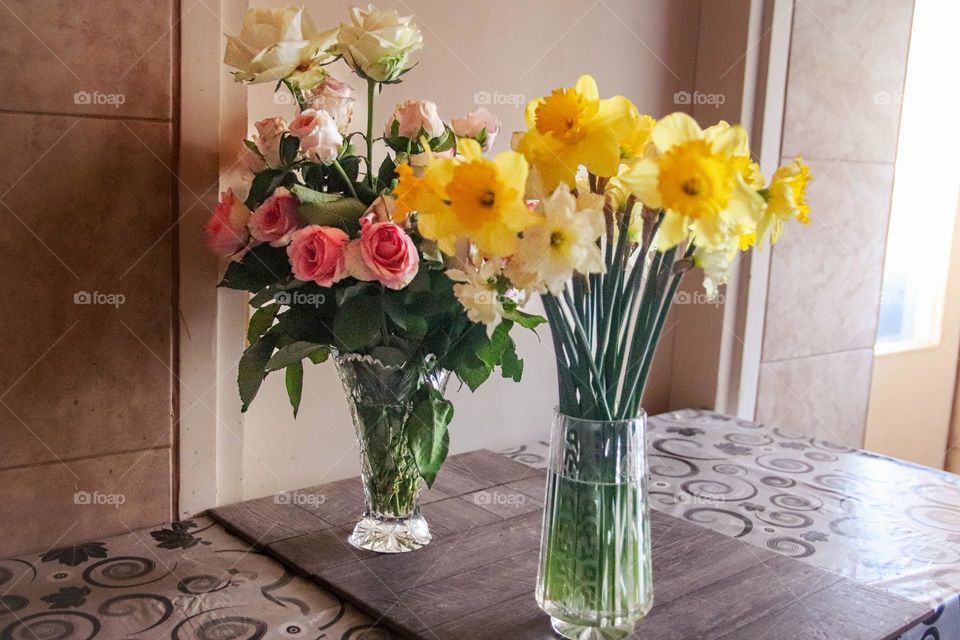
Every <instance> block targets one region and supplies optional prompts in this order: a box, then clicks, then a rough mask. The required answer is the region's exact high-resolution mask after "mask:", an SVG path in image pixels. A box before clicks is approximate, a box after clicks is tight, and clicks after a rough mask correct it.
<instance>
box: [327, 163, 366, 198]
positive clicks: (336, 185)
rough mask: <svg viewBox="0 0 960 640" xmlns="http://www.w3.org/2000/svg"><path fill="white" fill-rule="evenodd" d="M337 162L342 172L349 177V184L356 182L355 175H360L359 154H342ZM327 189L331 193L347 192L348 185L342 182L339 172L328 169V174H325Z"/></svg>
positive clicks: (348, 189) (348, 190)
mask: <svg viewBox="0 0 960 640" xmlns="http://www.w3.org/2000/svg"><path fill="white" fill-rule="evenodd" d="M339 162H340V167H341V168H342V169H343V172H344V173H346V174H347V177H348V178H349V179H350V183H351V185H352V184H354V183H356V181H357V176H358V175H360V158H359V156H342V157H341V158H340V160H339ZM327 190H328V191H330V192H331V193H349V192H350V186H349V185H347V183H346V182H344V180H343V177H342V176H341V175H340V172H339V171H336V170H334V171H330V172H329V175H328V176H327Z"/></svg>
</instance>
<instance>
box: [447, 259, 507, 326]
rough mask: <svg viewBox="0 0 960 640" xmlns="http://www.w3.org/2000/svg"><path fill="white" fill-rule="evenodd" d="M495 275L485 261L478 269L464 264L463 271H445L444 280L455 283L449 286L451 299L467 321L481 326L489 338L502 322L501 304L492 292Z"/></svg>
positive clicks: (495, 271) (496, 273) (491, 265)
mask: <svg viewBox="0 0 960 640" xmlns="http://www.w3.org/2000/svg"><path fill="white" fill-rule="evenodd" d="M499 275H500V269H499V268H498V267H497V265H496V264H495V263H493V262H489V261H487V262H483V263H482V264H481V265H480V266H479V267H478V266H476V265H475V264H473V263H468V264H465V265H464V268H463V269H448V270H447V277H449V278H450V279H451V280H453V281H454V282H456V283H457V284H455V285H453V295H455V296H456V297H457V300H459V301H460V304H462V305H463V308H464V309H466V310H467V317H468V318H470V320H471V321H472V322H482V323H483V324H484V325H485V326H486V328H487V335H488V336H492V335H493V332H494V330H495V329H496V328H497V325H498V324H500V321H501V320H503V302H502V301H501V300H500V296H499V294H498V293H497V288H496V282H497V276H499Z"/></svg>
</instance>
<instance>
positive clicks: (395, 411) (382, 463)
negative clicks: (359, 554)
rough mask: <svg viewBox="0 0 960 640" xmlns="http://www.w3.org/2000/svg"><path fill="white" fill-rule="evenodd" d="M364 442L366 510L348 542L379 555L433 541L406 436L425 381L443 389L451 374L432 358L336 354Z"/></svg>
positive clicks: (420, 480) (359, 434)
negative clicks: (400, 360)
mask: <svg viewBox="0 0 960 640" xmlns="http://www.w3.org/2000/svg"><path fill="white" fill-rule="evenodd" d="M334 362H335V363H336V366H337V371H338V372H339V374H340V380H341V382H342V383H343V389H344V391H345V392H346V394H347V401H348V402H349V404H350V412H351V414H352V416H353V422H354V425H355V427H356V430H357V440H358V441H359V444H360V464H361V477H362V479H363V492H364V497H365V508H364V512H363V516H362V517H361V519H360V522H358V523H357V525H356V527H354V529H353V534H352V535H351V536H350V542H351V543H352V544H353V545H354V546H356V547H359V548H361V549H369V550H370V551H377V552H380V553H402V552H404V551H414V550H415V549H419V548H421V547H423V546H424V545H426V544H428V543H429V542H430V529H429V528H428V526H427V521H426V520H424V518H423V516H421V515H420V506H419V498H420V493H421V491H422V490H423V488H424V487H425V486H426V483H425V482H424V481H423V478H421V477H420V473H419V471H418V470H417V465H416V462H415V460H414V457H413V454H412V453H411V451H410V448H409V446H408V444H407V438H406V437H405V425H406V423H407V419H408V418H409V416H410V412H411V410H412V408H413V401H414V397H415V395H416V393H417V391H418V389H420V387H421V386H422V385H432V386H433V387H434V388H435V389H437V390H438V391H440V392H443V389H444V387H445V386H446V382H447V378H448V375H449V373H448V372H447V371H444V370H442V369H439V368H437V367H436V366H435V365H434V364H433V362H432V360H431V359H426V360H420V361H417V362H407V363H404V364H402V365H387V364H384V363H382V362H380V361H379V360H377V359H375V358H372V357H370V356H361V355H358V354H352V353H348V354H340V355H335V356H334Z"/></svg>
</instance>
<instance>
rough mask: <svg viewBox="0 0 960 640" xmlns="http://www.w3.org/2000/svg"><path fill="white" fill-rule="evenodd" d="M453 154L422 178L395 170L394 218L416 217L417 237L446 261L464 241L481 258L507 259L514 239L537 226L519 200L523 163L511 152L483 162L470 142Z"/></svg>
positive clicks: (523, 181) (405, 170)
mask: <svg viewBox="0 0 960 640" xmlns="http://www.w3.org/2000/svg"><path fill="white" fill-rule="evenodd" d="M459 151H460V154H461V156H462V157H459V158H434V159H432V160H431V161H430V163H429V164H428V166H427V167H426V169H425V171H424V174H423V177H422V178H417V177H416V176H415V175H414V174H413V170H412V169H410V168H409V167H405V166H403V165H401V167H399V168H398V169H397V173H398V175H399V176H400V181H399V184H398V185H397V189H396V196H397V204H396V208H395V210H394V218H395V219H396V220H398V221H403V220H405V219H406V218H407V216H408V214H409V213H410V212H412V211H416V212H417V228H418V229H419V231H420V233H421V235H423V237H424V238H427V239H429V240H436V241H437V245H438V246H439V247H440V250H441V251H443V252H444V253H446V254H448V255H452V254H453V253H455V251H456V246H455V245H456V242H457V240H458V239H460V238H467V239H469V240H470V241H471V242H473V243H474V244H475V245H476V247H477V249H478V250H479V251H481V252H482V253H484V254H486V255H490V256H508V255H510V254H511V253H513V251H514V250H515V249H516V246H517V236H518V234H519V233H520V232H521V231H523V230H524V229H526V228H527V227H529V226H531V225H532V224H535V223H536V222H537V217H536V216H535V215H534V214H533V213H531V212H530V210H529V209H528V208H527V204H526V201H525V200H524V198H523V193H524V186H525V184H526V181H527V161H526V160H524V158H523V156H522V155H520V154H519V153H516V152H513V151H507V152H505V153H501V154H498V155H497V156H496V157H495V158H494V159H493V160H488V159H487V158H484V157H483V152H482V150H481V148H480V145H479V144H478V143H477V141H476V140H471V139H463V140H460V142H459Z"/></svg>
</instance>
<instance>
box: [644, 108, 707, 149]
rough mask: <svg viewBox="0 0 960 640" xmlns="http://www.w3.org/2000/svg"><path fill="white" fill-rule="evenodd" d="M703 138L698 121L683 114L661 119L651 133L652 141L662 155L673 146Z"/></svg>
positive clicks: (674, 114) (673, 114)
mask: <svg viewBox="0 0 960 640" xmlns="http://www.w3.org/2000/svg"><path fill="white" fill-rule="evenodd" d="M702 138H703V131H702V130H701V129H700V125H698V124H697V121H696V120H694V119H693V118H691V117H690V116H688V115H687V114H685V113H682V112H677V113H671V114H670V115H668V116H666V117H665V118H661V119H660V120H658V121H657V124H655V125H654V127H653V131H651V132H650V139H651V140H653V144H654V145H655V146H656V147H657V151H659V152H660V153H663V152H664V151H666V150H667V149H669V148H670V147H672V146H673V145H676V144H682V143H684V142H689V141H691V140H700V139H702Z"/></svg>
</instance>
